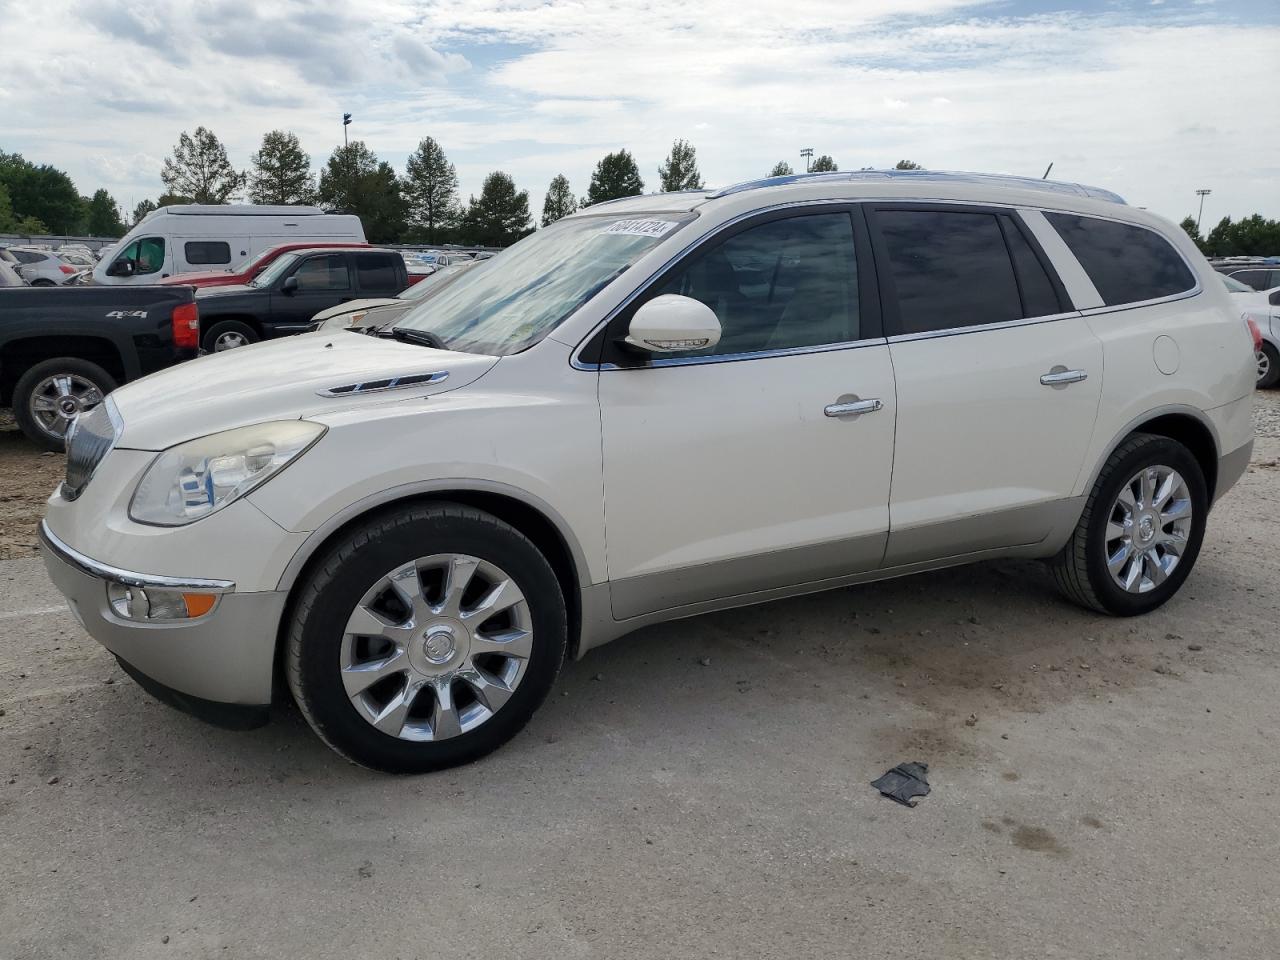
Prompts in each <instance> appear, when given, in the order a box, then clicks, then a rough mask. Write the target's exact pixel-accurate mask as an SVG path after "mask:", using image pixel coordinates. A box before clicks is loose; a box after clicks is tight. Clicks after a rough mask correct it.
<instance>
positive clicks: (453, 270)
mask: <svg viewBox="0 0 1280 960" xmlns="http://www.w3.org/2000/svg"><path fill="white" fill-rule="evenodd" d="M470 266H471V264H469V263H468V264H466V265H465V266H458V267H441V268H440V269H439V270H437V271H436V272H435V273H432V274H429V275H428V276H426V277H423V278H422V279H421V280H419V281H418V282H417V283H415V284H414V285H413V286H411V287H406V288H405V289H403V290H401V291H400V292H399V293H398V294H396V298H397V299H399V300H422V299H425V298H426V296H427V294H429V293H434V292H436V291H437V290H439V288H440V287H441V286H448V284H447V283H445V281H446V280H448V279H449V278H450V277H455V276H457V275H458V274H459V273H462V271H464V270H466V269H467V268H468V267H470ZM450 282H452V281H450Z"/></svg>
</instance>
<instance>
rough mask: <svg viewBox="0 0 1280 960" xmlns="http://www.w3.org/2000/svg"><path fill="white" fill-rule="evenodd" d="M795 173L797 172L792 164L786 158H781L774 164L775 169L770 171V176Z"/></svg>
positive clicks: (783, 175) (785, 175)
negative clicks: (792, 167)
mask: <svg viewBox="0 0 1280 960" xmlns="http://www.w3.org/2000/svg"><path fill="white" fill-rule="evenodd" d="M793 173H795V171H794V170H792V169H791V164H789V163H787V161H785V160H779V161H778V162H777V163H775V164H774V165H773V169H772V170H770V171H769V176H771V177H789V176H791V175H792V174H793Z"/></svg>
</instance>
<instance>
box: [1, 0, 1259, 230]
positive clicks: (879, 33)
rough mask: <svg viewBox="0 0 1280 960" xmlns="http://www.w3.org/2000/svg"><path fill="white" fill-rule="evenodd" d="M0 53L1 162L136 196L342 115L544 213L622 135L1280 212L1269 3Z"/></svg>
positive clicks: (391, 33) (58, 30)
mask: <svg viewBox="0 0 1280 960" xmlns="http://www.w3.org/2000/svg"><path fill="white" fill-rule="evenodd" d="M0 51H2V53H0V150H5V151H18V152H20V153H22V154H24V155H25V156H26V157H28V158H29V159H31V160H33V161H36V162H46V163H52V164H54V165H56V166H58V167H61V168H63V169H65V170H66V171H67V172H68V173H70V174H71V176H72V177H73V178H74V179H75V181H76V184H77V185H78V186H79V188H80V190H81V192H82V193H85V194H88V193H92V192H93V190H94V189H96V188H97V187H99V186H105V187H106V188H107V189H108V190H110V191H111V192H112V194H113V195H114V196H115V197H116V198H117V200H118V201H119V202H120V205H121V207H122V208H127V209H131V208H132V205H133V204H135V203H137V202H138V201H140V200H142V199H143V198H146V197H155V196H156V195H157V194H159V193H160V191H161V185H160V177H159V172H160V166H161V160H162V158H163V157H164V156H165V155H166V154H167V153H168V152H169V151H170V150H171V149H172V147H173V144H174V142H175V141H176V140H177V137H178V134H179V132H180V131H182V130H184V129H185V130H191V129H194V128H195V127H196V126H197V125H199V124H204V125H205V126H208V127H210V128H211V129H212V130H213V131H214V132H215V133H216V134H217V135H218V136H219V137H221V138H222V140H223V141H224V142H225V143H226V144H227V147H228V149H229V152H230V155H231V159H232V161H233V163H235V164H236V165H237V166H240V167H247V166H248V165H249V156H250V154H251V153H252V152H253V151H254V149H255V148H256V147H257V145H258V143H259V142H260V140H261V137H262V134H263V133H264V132H265V131H267V130H270V129H273V128H284V129H288V130H292V131H294V132H295V133H297V134H298V135H299V137H301V139H302V143H303V146H304V148H305V149H307V150H308V151H309V152H310V154H311V156H312V161H313V165H314V166H316V167H317V168H318V167H319V166H320V165H321V164H322V163H323V161H324V159H325V158H326V157H327V156H328V154H329V152H330V151H331V150H332V149H333V147H334V146H335V145H336V144H340V143H341V139H342V128H341V125H340V123H341V121H340V117H341V114H342V113H343V111H349V112H351V113H353V114H354V115H355V121H354V123H353V124H352V126H351V128H350V132H351V135H352V137H353V138H359V139H363V140H364V141H365V142H366V143H368V145H369V146H370V148H372V149H373V150H374V151H375V152H376V153H377V154H378V155H379V157H381V158H382V159H385V160H389V161H391V162H392V163H393V164H394V165H395V166H396V167H397V169H400V170H403V167H404V160H405V157H406V156H407V155H408V153H409V152H410V151H411V150H412V149H413V147H414V145H415V144H416V143H417V141H418V140H419V139H420V138H421V137H422V136H424V135H430V136H433V137H435V138H436V139H437V140H439V141H440V143H441V144H442V145H443V146H444V148H445V151H446V152H447V153H448V155H449V157H450V159H451V160H453V161H454V163H455V164H456V165H457V168H458V175H459V178H460V180H461V185H462V193H463V195H464V197H465V195H466V194H467V193H469V192H473V191H474V192H478V190H479V185H480V182H481V180H482V179H483V177H484V175H485V174H486V173H487V172H489V171H490V170H495V169H502V170H506V171H508V172H509V173H511V174H513V175H514V176H515V178H516V181H517V183H518V184H519V185H520V186H521V187H524V188H527V189H528V190H529V192H530V196H531V205H532V206H533V207H534V212H535V214H536V213H537V212H538V211H540V209H541V203H542V196H543V193H544V191H545V189H546V185H547V182H548V181H549V180H550V179H551V177H553V176H554V175H555V174H557V173H564V174H565V175H566V176H568V178H569V180H570V183H571V184H572V186H573V189H574V191H575V192H576V193H577V194H579V195H581V194H582V193H584V192H585V190H586V186H587V182H588V180H589V178H590V171H591V168H592V166H593V165H594V163H595V161H596V160H597V159H599V157H600V156H602V155H603V154H604V153H606V152H608V151H609V150H613V149H616V148H618V147H627V148H628V149H630V150H631V151H632V152H633V153H634V154H635V156H636V159H637V161H638V162H639V164H640V169H641V174H642V176H643V177H644V179H645V181H646V184H648V185H649V186H650V188H656V185H657V179H658V178H657V167H658V164H659V163H660V162H661V161H662V159H663V157H664V156H665V154H666V151H667V150H668V149H669V147H670V145H671V141H672V140H673V139H675V138H677V137H683V138H687V139H689V140H691V141H692V142H693V143H694V144H695V146H696V147H697V149H698V158H699V162H700V166H701V169H702V172H703V175H704V177H705V179H706V180H707V182H708V184H711V185H723V184H728V183H733V182H736V181H739V180H743V179H749V178H752V177H756V176H763V175H765V174H766V173H767V172H768V171H769V169H770V168H771V167H772V166H773V164H774V163H775V162H777V161H778V160H787V161H788V162H790V163H792V164H793V165H799V164H800V163H801V161H800V160H799V158H798V156H797V154H798V152H799V150H800V148H801V147H808V146H811V147H813V148H814V149H815V150H816V151H817V152H818V153H819V154H821V153H829V154H831V155H832V156H834V157H835V159H836V161H837V162H838V163H839V164H840V167H841V169H856V168H858V167H864V166H875V167H883V166H887V165H891V164H893V163H894V162H895V161H897V160H900V159H903V158H908V159H912V160H915V161H917V162H919V163H922V164H924V165H925V166H927V167H930V168H933V169H954V170H982V171H999V172H1009V173H1018V174H1028V175H1032V176H1040V175H1041V174H1042V173H1043V172H1044V169H1045V167H1046V166H1047V165H1048V164H1049V162H1050V161H1052V162H1053V163H1054V168H1053V176H1054V177H1055V178H1060V179H1064V180H1077V181H1081V182H1085V183H1093V184H1097V185H1100V186H1105V187H1108V188H1111V189H1114V190H1116V191H1117V192H1119V193H1121V194H1123V195H1124V196H1125V197H1126V198H1127V199H1128V200H1129V202H1130V203H1134V204H1138V205H1142V206H1147V207H1150V208H1151V209H1153V210H1156V211H1158V212H1160V213H1162V214H1165V215H1166V216H1169V217H1172V218H1174V219H1178V218H1181V217H1182V216H1184V215H1186V214H1187V213H1194V210H1195V202H1196V197H1195V190H1196V188H1198V187H1208V188H1211V189H1212V190H1213V194H1212V195H1211V196H1210V197H1209V199H1208V202H1207V203H1206V206H1205V221H1206V222H1208V223H1213V222H1216V220H1217V219H1218V218H1219V217H1221V216H1223V215H1225V214H1230V215H1232V216H1241V215H1245V214H1249V213H1253V212H1255V211H1260V212H1262V213H1263V214H1265V215H1267V216H1269V217H1280V124H1277V122H1276V119H1277V118H1276V110H1275V106H1274V105H1275V102H1276V96H1277V92H1278V91H1280V4H1277V3H1276V2H1275V0H1218V2H1214V0H1074V2H1071V0H1061V2H1058V0H1001V2H973V0H914V2H903V0H898V2H895V0H831V2H829V0H784V2H778V0H699V2H692V3H691V2H688V0H628V2H620V0H619V2H608V0H445V2H437V0H311V2H298V0H273V2H271V3H252V2H241V0H203V2H200V3H192V2H186V0H152V2H150V3H145V2H138V0H129V2H120V0H87V2H76V0H42V2H40V3H33V2H31V0H0Z"/></svg>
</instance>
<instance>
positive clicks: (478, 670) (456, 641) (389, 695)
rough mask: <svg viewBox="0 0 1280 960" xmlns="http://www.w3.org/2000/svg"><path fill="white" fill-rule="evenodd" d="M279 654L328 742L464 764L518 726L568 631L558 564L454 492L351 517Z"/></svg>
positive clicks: (407, 758)
mask: <svg viewBox="0 0 1280 960" xmlns="http://www.w3.org/2000/svg"><path fill="white" fill-rule="evenodd" d="M288 631H289V632H288V637H287V643H288V647H287V649H286V651H285V665H286V670H287V674H288V679H289V688H290V689H291V690H292V691H293V697H294V699H295V700H296V701H297V703H298V707H299V708H300V709H301V710H302V713H303V716H305V717H306V718H307V721H308V722H309V723H310V724H311V726H312V728H313V729H314V730H315V731H316V733H318V734H319V735H320V737H321V739H323V740H324V741H325V742H326V743H327V744H329V746H331V747H332V748H333V749H334V750H336V751H337V752H338V753H340V754H342V755H343V756H345V757H347V758H348V759H350V760H353V761H355V762H356V763H359V764H363V765H364V766H366V767H372V768H373V769H376V770H384V771H386V772H388V773H425V772H427V771H430V770H439V769H442V768H444V767H451V766H455V765H457V764H460V763H468V762H470V761H472V760H475V759H477V758H478V757H482V756H484V755H485V754H487V753H489V752H490V751H492V750H495V749H497V748H498V747H499V746H501V745H502V744H504V743H506V742H507V741H508V740H509V739H511V738H512V737H513V736H515V735H516V733H518V732H519V731H520V729H521V728H522V727H523V726H524V725H525V723H526V722H528V720H529V718H530V717H531V716H532V715H533V712H534V711H535V710H536V709H537V708H538V706H539V704H541V703H542V701H543V699H544V698H545V697H546V695H547V692H548V691H549V690H550V689H551V685H552V683H553V682H554V681H555V678H556V675H557V674H558V673H559V671H560V664H561V662H562V661H563V659H564V654H565V644H566V640H567V637H568V624H567V616H566V613H565V603H564V596H563V594H562V593H561V590H560V584H559V581H558V580H557V579H556V575H555V573H554V571H553V570H552V569H551V565H550V564H549V563H547V560H546V558H545V557H543V555H542V553H541V552H540V551H539V550H538V548H537V547H535V546H534V545H533V543H531V542H530V541H529V539H528V538H526V537H525V536H524V535H523V534H521V533H520V532H519V531H518V530H516V529H515V528H514V527H512V526H510V525H509V524H507V523H504V522H503V521H501V520H499V519H498V518H497V517H494V516H493V515H491V514H488V513H485V512H483V511H481V510H476V509H474V508H472V507H466V506H462V505H460V504H454V503H428V504H421V503H420V504H411V505H407V506H403V507H400V508H398V509H394V510H391V511H388V512H385V513H382V514H379V515H377V516H375V517H374V518H372V519H371V520H369V521H368V522H366V523H363V524H360V525H358V526H355V527H353V528H352V529H350V530H349V532H347V533H346V534H345V535H344V536H343V537H342V538H341V540H339V541H338V542H337V543H335V544H334V545H333V546H332V547H331V548H330V549H329V550H328V552H327V553H326V554H325V555H324V556H322V557H321V558H320V560H319V562H318V563H317V564H316V566H315V568H314V571H313V572H312V574H311V576H310V578H309V579H308V581H307V582H305V583H304V584H302V586H301V592H300V593H299V596H298V599H297V601H296V604H295V606H294V610H293V616H292V621H291V623H290V624H289V626H288Z"/></svg>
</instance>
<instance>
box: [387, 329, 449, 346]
mask: <svg viewBox="0 0 1280 960" xmlns="http://www.w3.org/2000/svg"><path fill="white" fill-rule="evenodd" d="M388 333H390V334H391V337H392V338H393V339H395V340H399V341H400V342H401V343H416V344H417V345H418V346H420V347H433V348H435V349H436V350H448V349H449V348H448V347H446V346H445V345H444V341H443V340H441V339H440V338H439V337H438V336H436V335H435V334H434V333H430V332H428V331H426V330H414V329H413V328H412V327H392V328H391V329H390V330H389V331H388Z"/></svg>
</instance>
